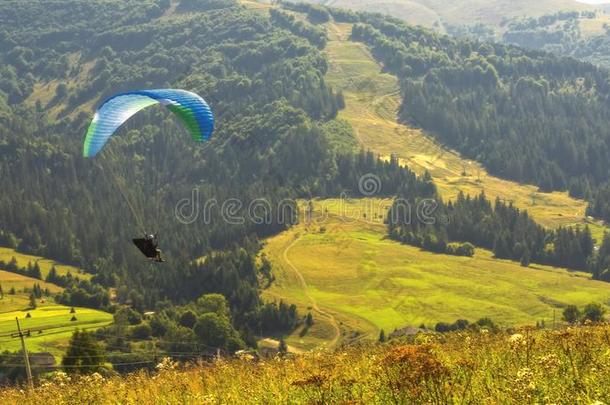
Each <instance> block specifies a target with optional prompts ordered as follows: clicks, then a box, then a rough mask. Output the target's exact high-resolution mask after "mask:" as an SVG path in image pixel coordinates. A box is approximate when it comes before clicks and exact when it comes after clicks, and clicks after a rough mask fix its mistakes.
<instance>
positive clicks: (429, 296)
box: [263, 199, 610, 349]
mask: <svg viewBox="0 0 610 405" xmlns="http://www.w3.org/2000/svg"><path fill="white" fill-rule="evenodd" d="M388 204H390V200H379V199H357V200H356V199H354V200H349V201H345V200H343V201H342V200H321V201H315V203H314V209H315V211H314V217H313V221H311V223H306V221H302V223H300V224H298V225H296V226H294V227H293V228H291V229H290V230H288V231H286V232H283V233H282V234H280V235H277V236H275V237H273V238H270V239H269V240H268V241H267V243H266V245H265V247H264V249H263V253H264V254H265V255H266V256H267V258H268V259H269V260H270V261H271V263H272V265H273V269H274V274H275V276H276V280H275V281H274V283H273V284H272V285H271V287H270V288H269V289H267V290H265V291H264V297H265V298H266V299H267V300H273V299H276V300H277V299H279V298H283V299H284V300H286V301H288V302H291V303H295V304H297V305H298V306H299V310H300V312H301V313H303V314H305V313H307V311H311V312H312V313H313V316H314V320H315V321H316V323H315V324H314V326H313V327H312V329H311V330H310V332H309V333H308V334H306V335H305V336H300V335H299V331H297V332H296V333H294V334H293V335H291V336H290V337H289V338H288V342H289V343H290V344H291V345H293V346H295V347H298V348H301V349H311V348H313V347H316V346H320V345H323V344H327V345H328V344H329V342H331V341H332V340H333V339H334V338H335V337H336V329H335V328H334V327H333V324H334V323H336V324H338V326H339V333H340V334H341V336H340V339H341V341H342V342H352V341H355V340H360V339H362V338H366V339H375V338H376V337H377V336H378V333H379V329H381V328H383V329H385V331H386V332H388V331H391V330H393V329H394V328H399V327H403V326H406V325H413V326H418V325H420V324H421V323H424V324H426V325H427V326H430V327H432V326H433V325H434V324H435V323H436V322H440V321H444V322H453V321H455V320H456V319H458V318H464V319H468V320H470V321H475V320H477V319H479V318H482V317H486V316H489V317H491V318H492V319H494V321H496V322H499V323H500V324H502V325H506V326H509V325H528V324H529V325H532V324H535V323H536V321H541V320H544V321H545V322H546V323H547V324H552V323H553V318H556V319H559V317H560V314H561V311H562V308H563V307H564V306H565V305H568V304H577V305H581V306H582V305H585V304H587V303H589V302H592V301H594V302H600V303H603V304H610V284H608V283H604V282H600V281H593V280H591V279H590V275H589V274H586V273H580V272H570V271H567V270H564V269H559V268H554V267H550V266H540V265H532V266H531V267H530V268H523V267H521V266H520V265H519V263H516V262H512V261H507V260H498V259H495V258H493V255H492V253H491V252H489V251H486V250H484V249H477V252H476V254H475V256H474V257H473V258H465V257H456V256H449V255H439V254H434V253H430V252H426V251H422V250H420V249H418V248H414V247H412V246H407V245H402V244H400V243H397V242H394V241H391V240H389V239H387V237H386V229H385V226H384V225H383V223H382V222H383V218H384V217H385V213H386V212H387V210H386V209H387V205H388ZM365 213H366V218H365V215H364V214H365Z"/></svg>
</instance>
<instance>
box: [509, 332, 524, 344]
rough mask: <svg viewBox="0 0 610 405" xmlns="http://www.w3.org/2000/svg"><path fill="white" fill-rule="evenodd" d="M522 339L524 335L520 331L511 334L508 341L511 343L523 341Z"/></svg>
mask: <svg viewBox="0 0 610 405" xmlns="http://www.w3.org/2000/svg"><path fill="white" fill-rule="evenodd" d="M522 340H523V335H522V334H520V333H515V334H513V335H510V337H509V338H508V341H509V342H510V343H521V341H522Z"/></svg>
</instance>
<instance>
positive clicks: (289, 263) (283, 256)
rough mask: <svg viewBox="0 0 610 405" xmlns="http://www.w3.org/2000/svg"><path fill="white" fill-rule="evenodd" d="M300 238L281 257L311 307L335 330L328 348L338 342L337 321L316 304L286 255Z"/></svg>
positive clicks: (339, 335) (303, 280)
mask: <svg viewBox="0 0 610 405" xmlns="http://www.w3.org/2000/svg"><path fill="white" fill-rule="evenodd" d="M300 239H301V235H300V234H297V235H296V237H295V239H294V240H293V241H292V242H290V244H289V245H288V246H286V248H285V249H284V252H283V254H282V258H283V259H284V261H285V262H286V264H288V267H290V269H291V270H292V271H293V273H294V274H295V275H296V276H297V278H298V279H299V283H300V284H301V287H302V289H303V293H304V294H305V296H306V297H307V299H308V300H309V302H310V303H311V307H312V308H313V310H314V311H316V312H317V313H319V314H320V315H322V316H323V317H325V318H327V319H328V321H329V323H330V325H331V326H332V327H333V329H334V331H335V335H334V336H333V338H332V340H331V341H330V342H328V345H327V347H328V348H334V347H335V346H336V345H337V343H338V342H339V339H340V338H341V329H340V328H339V323H338V322H337V320H336V319H335V317H334V315H333V314H331V313H330V312H327V311H325V310H323V309H321V308H320V307H319V306H318V303H317V301H316V300H315V298H314V297H312V296H311V295H310V294H309V292H308V291H307V289H308V287H307V282H306V281H305V277H303V274H301V272H300V271H299V269H298V268H297V266H295V265H294V263H293V262H292V261H291V260H290V258H289V257H288V252H289V251H290V249H292V248H293V247H294V246H295V245H296V244H297V243H298V242H299V240H300Z"/></svg>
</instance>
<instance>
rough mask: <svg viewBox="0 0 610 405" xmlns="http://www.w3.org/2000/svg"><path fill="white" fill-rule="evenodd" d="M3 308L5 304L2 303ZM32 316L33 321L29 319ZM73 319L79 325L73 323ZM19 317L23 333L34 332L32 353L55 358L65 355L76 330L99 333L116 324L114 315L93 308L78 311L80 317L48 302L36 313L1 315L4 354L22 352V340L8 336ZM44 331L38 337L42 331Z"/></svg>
mask: <svg viewBox="0 0 610 405" xmlns="http://www.w3.org/2000/svg"><path fill="white" fill-rule="evenodd" d="M0 308H2V300H0ZM27 313H29V314H30V315H31V318H26V317H25V316H26V314H27ZM72 316H75V317H76V319H77V320H76V321H71V320H70V319H71V318H72ZM15 317H18V318H19V323H20V324H21V328H22V329H23V330H28V329H29V330H31V336H30V337H28V338H26V341H27V347H28V350H29V351H31V352H41V351H48V352H50V353H52V354H53V355H55V356H59V355H61V354H63V353H64V352H65V348H66V345H67V342H68V340H69V339H70V336H72V332H74V330H75V329H77V328H78V329H97V328H100V327H102V326H106V325H108V324H110V323H111V322H112V315H111V314H109V313H106V312H102V311H98V310H95V309H89V308H76V313H75V314H71V313H70V307H66V306H63V305H57V304H54V303H51V302H50V301H47V302H45V303H40V304H39V305H38V307H37V308H36V309H34V310H28V309H25V307H24V308H23V309H21V310H16V311H9V312H0V336H1V337H0V351H4V350H9V351H18V350H21V343H20V341H19V339H14V338H13V339H11V338H10V337H7V336H6V335H7V334H10V333H14V332H15V331H16V323H15ZM41 329H42V330H43V332H42V333H38V332H37V331H38V330H41Z"/></svg>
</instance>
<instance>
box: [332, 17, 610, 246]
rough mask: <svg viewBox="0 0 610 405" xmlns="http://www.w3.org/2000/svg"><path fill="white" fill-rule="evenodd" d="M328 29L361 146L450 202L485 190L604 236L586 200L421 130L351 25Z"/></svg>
mask: <svg viewBox="0 0 610 405" xmlns="http://www.w3.org/2000/svg"><path fill="white" fill-rule="evenodd" d="M327 32H328V35H329V41H328V43H327V46H326V49H325V52H326V55H327V57H328V60H329V71H328V73H327V76H326V80H327V81H328V83H329V84H331V85H332V86H333V87H334V88H335V89H341V90H342V91H343V94H344V97H345V102H346V108H345V109H344V110H342V111H341V112H340V113H339V118H341V119H344V120H346V121H348V122H349V123H350V124H351V126H352V128H353V129H354V136H355V138H356V140H357V141H358V143H359V144H360V145H361V147H363V148H366V149H369V150H371V151H373V152H375V153H377V154H379V155H380V156H382V157H386V158H389V156H390V155H395V156H396V157H397V158H398V159H399V161H400V162H401V163H402V164H404V165H405V166H408V167H409V168H410V169H411V170H413V171H415V172H416V173H419V174H422V173H424V172H426V171H427V172H429V173H430V175H431V176H432V178H433V180H434V183H435V184H436V185H437V187H438V190H439V192H440V194H441V196H442V197H443V198H444V199H446V200H448V199H454V198H455V197H456V196H457V194H458V193H459V192H460V191H462V192H464V193H466V194H470V195H477V194H479V193H481V192H485V194H486V195H487V197H488V198H490V199H492V200H493V199H495V198H500V199H501V200H504V201H511V202H513V203H514V204H515V205H516V206H517V207H519V208H521V209H526V210H528V212H529V213H530V214H531V215H532V216H533V217H534V218H535V219H536V221H538V222H539V223H540V224H542V225H544V226H547V227H549V228H557V227H559V226H569V225H575V224H585V223H588V224H589V226H590V227H591V230H592V232H593V234H594V237H596V238H597V239H598V240H601V237H602V235H603V232H604V227H603V225H602V224H601V223H598V222H594V221H588V220H587V219H586V218H585V209H586V202H585V201H584V200H578V199H574V198H571V197H569V196H568V194H567V193H566V192H563V193H561V192H553V193H544V192H540V191H539V190H538V189H537V187H535V186H533V185H527V184H519V183H516V182H513V181H509V180H505V179H501V178H498V177H495V176H492V175H490V174H489V173H487V171H486V170H485V168H484V167H483V166H482V165H481V164H479V163H478V162H476V161H473V160H469V159H465V158H463V157H462V156H460V154H459V153H458V152H456V151H454V150H451V149H449V148H446V147H445V146H443V145H441V144H440V143H438V142H437V141H436V140H435V139H433V138H432V137H431V136H429V135H428V134H426V133H425V132H424V131H422V130H421V129H417V128H413V127H411V126H408V125H405V124H403V123H401V122H399V121H398V111H399V108H400V105H401V102H402V100H401V92H400V86H399V83H398V79H397V78H396V77H395V76H393V75H390V74H387V73H384V72H383V70H382V66H381V65H380V64H379V63H378V62H377V61H376V60H375V59H374V58H373V56H372V55H371V54H370V52H369V50H368V48H367V47H366V46H365V45H364V44H362V43H358V42H353V41H351V40H350V39H349V36H350V33H351V25H350V24H343V23H333V22H331V23H329V24H327Z"/></svg>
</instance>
